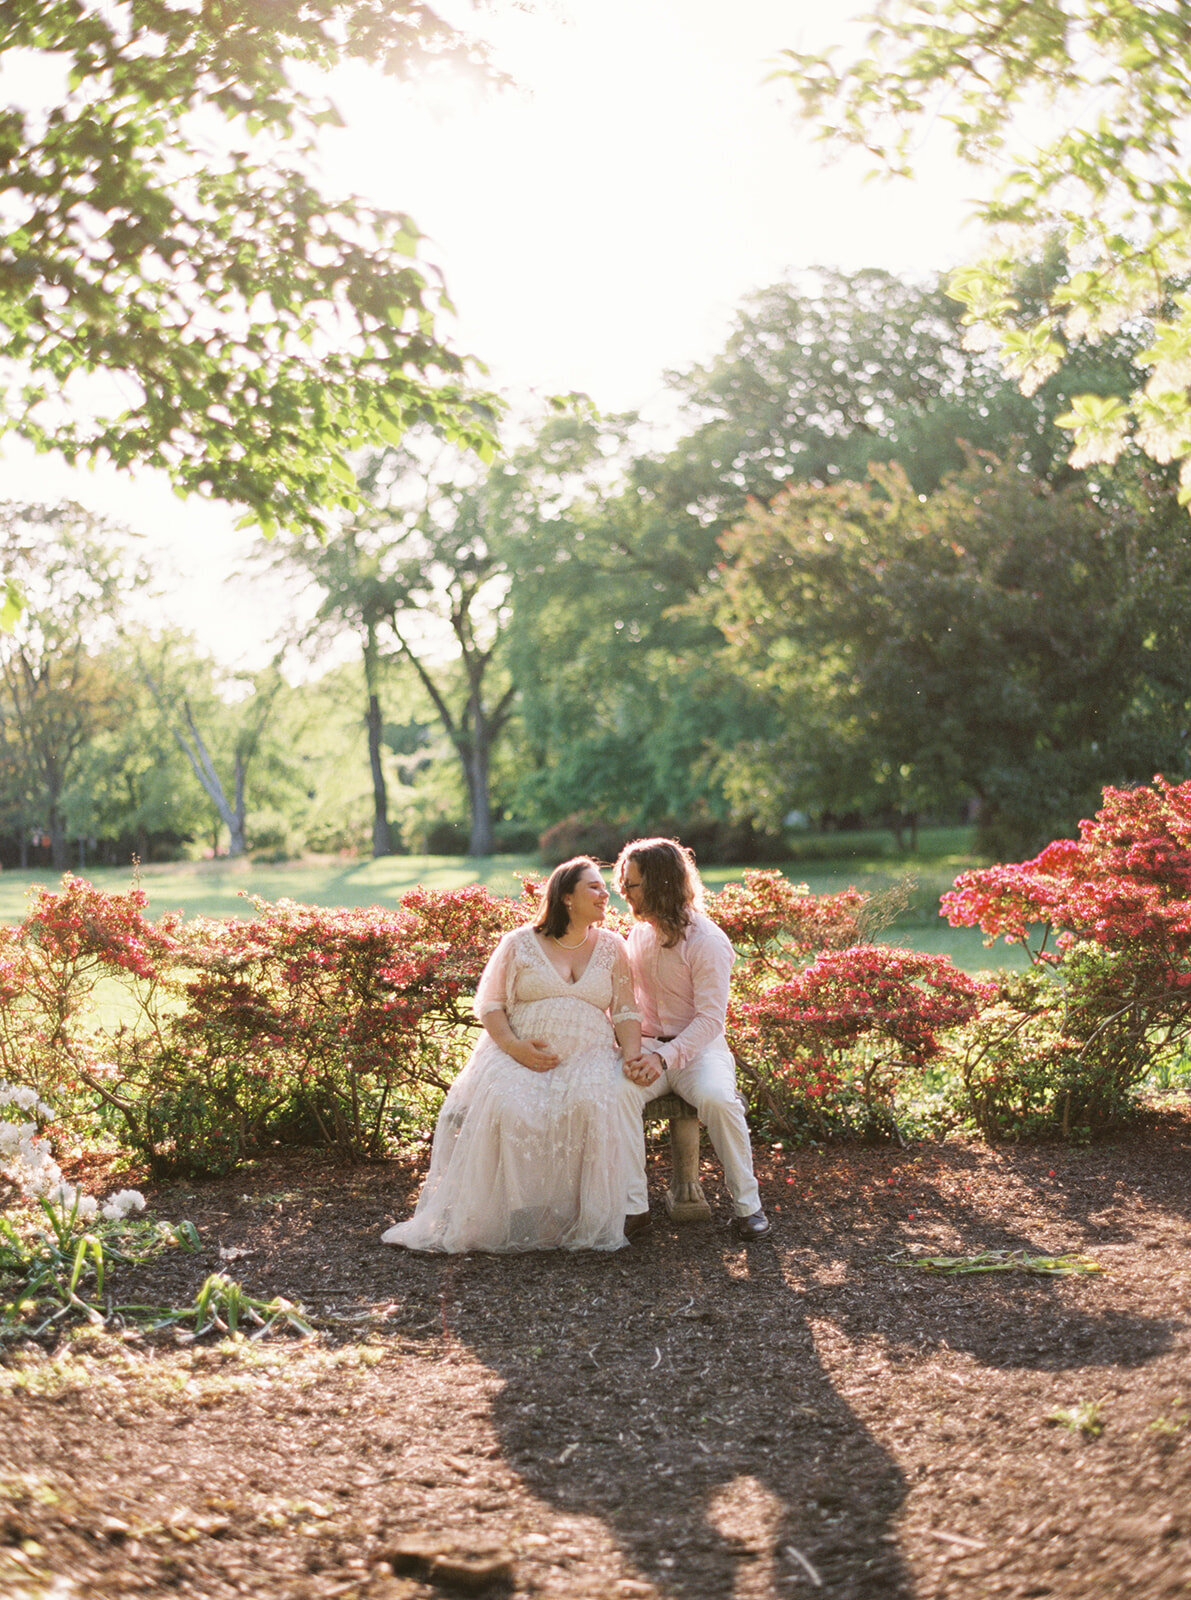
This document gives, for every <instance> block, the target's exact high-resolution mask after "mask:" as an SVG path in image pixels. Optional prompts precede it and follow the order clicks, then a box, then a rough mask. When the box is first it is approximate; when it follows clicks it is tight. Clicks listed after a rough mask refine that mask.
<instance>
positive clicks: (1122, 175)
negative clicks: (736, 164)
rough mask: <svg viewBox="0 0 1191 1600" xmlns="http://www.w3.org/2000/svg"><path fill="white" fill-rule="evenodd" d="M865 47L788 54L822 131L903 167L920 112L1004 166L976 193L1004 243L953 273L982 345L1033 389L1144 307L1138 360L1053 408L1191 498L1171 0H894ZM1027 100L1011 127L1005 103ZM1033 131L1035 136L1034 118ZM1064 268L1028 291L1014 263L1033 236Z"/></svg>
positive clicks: (1190, 119) (1189, 197) (1190, 318)
mask: <svg viewBox="0 0 1191 1600" xmlns="http://www.w3.org/2000/svg"><path fill="white" fill-rule="evenodd" d="M869 22H870V28H869V32H868V34H867V36H866V38H865V40H864V44H863V46H862V48H861V49H860V50H859V51H857V52H856V53H855V54H854V55H853V56H852V57H851V59H843V60H841V61H837V60H836V59H835V57H836V56H837V55H838V52H832V53H829V54H828V55H825V56H811V55H806V54H802V53H799V52H795V51H789V52H787V55H788V58H789V61H790V67H789V75H790V77H791V78H792V79H793V80H794V82H795V84H796V85H797V87H798V90H799V93H800V95H801V99H802V104H803V109H804V111H805V112H806V114H807V115H808V116H810V117H812V118H814V119H815V120H816V121H817V123H818V125H819V128H820V132H821V136H822V137H823V138H824V139H826V140H828V141H830V142H845V143H852V144H860V145H862V146H863V147H864V148H866V149H868V150H870V151H872V152H873V153H874V155H875V156H876V158H877V160H878V162H879V163H880V165H881V166H882V167H883V168H884V169H885V170H887V171H890V172H895V173H902V174H907V173H909V171H910V170H911V167H912V159H911V152H912V150H913V148H914V146H915V142H916V141H917V140H918V138H919V135H920V133H921V130H922V128H923V126H925V125H928V124H937V125H939V126H942V127H945V128H947V129H949V130H950V133H951V136H952V138H953V140H954V144H955V148H956V150H957V151H958V153H959V155H960V156H961V157H963V158H964V159H965V160H967V161H970V162H972V163H974V164H977V165H985V166H986V167H987V168H988V170H989V171H990V172H999V173H1001V174H1003V176H1002V177H1001V179H1000V181H999V182H998V183H997V184H996V185H995V187H991V180H990V187H991V192H990V193H989V195H988V196H987V198H985V199H984V200H983V201H982V202H980V204H979V205H978V206H977V215H978V217H980V218H981V219H982V220H983V221H984V222H985V223H986V224H988V225H989V226H990V227H991V228H993V229H995V238H997V239H998V240H999V241H1000V245H999V247H997V248H994V249H993V252H992V253H991V254H990V256H989V258H988V259H987V260H986V261H984V262H983V263H981V264H979V265H976V266H972V267H969V268H965V269H964V270H962V271H961V272H959V273H957V274H956V275H955V277H954V279H953V288H954V292H955V293H956V294H957V295H958V296H959V297H960V298H961V299H962V301H963V303H964V305H965V306H966V308H967V313H968V319H969V320H970V321H971V322H972V323H973V325H974V329H975V332H976V334H977V337H978V342H985V343H988V344H990V345H991V346H993V347H994V348H996V349H997V350H998V351H999V353H1000V356H1001V359H1002V360H1003V362H1004V363H1005V366H1006V369H1007V370H1008V371H1010V372H1011V373H1012V374H1014V375H1015V376H1016V377H1017V378H1019V379H1020V380H1021V383H1022V385H1023V388H1025V389H1026V391H1027V392H1028V391H1030V390H1032V389H1034V388H1036V387H1037V386H1038V384H1039V383H1041V382H1042V381H1043V380H1045V379H1046V378H1047V377H1049V376H1050V375H1051V374H1052V373H1054V372H1056V371H1057V370H1058V369H1059V368H1060V367H1061V366H1062V365H1063V364H1064V362H1065V360H1066V359H1067V354H1068V350H1069V348H1070V346H1071V344H1072V343H1079V342H1081V341H1084V340H1087V339H1089V338H1090V339H1093V340H1094V339H1098V338H1103V337H1109V336H1111V335H1113V334H1114V333H1116V332H1117V331H1118V330H1120V329H1122V328H1126V327H1129V326H1130V325H1136V324H1138V323H1139V322H1141V321H1143V320H1149V321H1150V323H1151V337H1150V339H1149V342H1148V348H1146V349H1144V350H1142V351H1141V352H1140V354H1139V356H1138V362H1139V365H1140V366H1141V367H1142V368H1143V369H1145V372H1146V374H1147V375H1146V376H1145V377H1144V379H1143V380H1142V381H1141V382H1138V383H1134V384H1132V385H1129V386H1123V387H1121V388H1119V389H1118V390H1117V391H1116V392H1112V393H1103V392H1096V393H1089V394H1085V395H1081V396H1077V397H1076V399H1075V401H1074V403H1073V404H1072V406H1071V407H1070V410H1069V411H1068V412H1067V413H1066V414H1065V415H1064V417H1062V418H1061V419H1060V421H1061V423H1062V425H1063V426H1064V427H1067V428H1070V429H1071V431H1072V432H1073V434H1074V440H1075V451H1074V455H1073V458H1072V459H1073V461H1074V462H1075V463H1076V464H1086V463H1093V462H1111V461H1114V460H1116V459H1117V458H1118V457H1119V455H1120V454H1121V452H1122V450H1123V449H1124V448H1125V447H1126V443H1127V441H1129V440H1130V439H1132V440H1133V441H1134V443H1135V444H1136V446H1137V447H1138V448H1140V449H1141V450H1142V451H1144V452H1145V453H1146V454H1148V455H1150V456H1152V457H1153V458H1154V459H1155V460H1156V461H1159V462H1167V461H1180V462H1182V463H1183V468H1182V471H1183V479H1182V483H1183V495H1184V498H1185V499H1186V498H1189V497H1191V465H1189V464H1188V458H1189V456H1191V398H1189V390H1188V377H1187V374H1188V370H1189V369H1188V359H1189V357H1191V299H1188V297H1187V296H1186V294H1185V293H1183V292H1181V291H1180V280H1181V279H1182V278H1183V276H1184V275H1185V273H1186V264H1187V261H1188V259H1189V258H1191V189H1189V188H1188V185H1187V170H1188V165H1189V162H1191V144H1189V140H1191V132H1189V130H1191V115H1189V114H1191V74H1189V73H1188V70H1187V69H1188V63H1189V61H1191V46H1189V44H1188V38H1187V19H1186V15H1185V10H1184V8H1183V7H1182V6H1181V5H1177V6H1162V5H1144V4H1126V3H1115V0H1112V3H1110V0H979V3H978V4H973V3H971V0H929V3H928V0H892V3H890V4H886V5H882V6H881V7H880V8H879V9H878V10H877V11H876V12H875V13H874V15H873V16H872V17H870V18H869ZM1019 113H1024V115H1023V116H1022V119H1021V124H1020V127H1021V128H1024V129H1025V130H1028V131H1024V132H1022V131H1019V123H1018V120H1017V119H1018V115H1019ZM1039 129H1041V130H1042V131H1041V133H1039V132H1038V130H1039ZM1051 234H1057V235H1058V236H1059V238H1060V239H1061V240H1062V243H1063V246H1064V252H1065V256H1066V261H1067V267H1066V270H1065V271H1064V272H1063V273H1062V274H1061V276H1060V277H1059V278H1058V279H1057V280H1056V281H1055V282H1054V283H1053V284H1051V285H1050V286H1049V292H1048V294H1047V296H1046V299H1045V302H1044V303H1043V304H1042V305H1041V306H1039V307H1037V308H1036V309H1035V308H1029V307H1026V308H1023V306H1022V304H1021V301H1020V299H1019V297H1018V295H1017V293H1016V279H1017V277H1018V273H1019V268H1020V262H1021V260H1022V258H1023V256H1029V255H1030V254H1032V253H1034V252H1036V250H1037V248H1038V245H1039V241H1040V238H1041V237H1042V236H1043V235H1051Z"/></svg>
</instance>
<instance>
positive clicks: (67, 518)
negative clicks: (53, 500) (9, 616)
mask: <svg viewBox="0 0 1191 1600" xmlns="http://www.w3.org/2000/svg"><path fill="white" fill-rule="evenodd" d="M118 538H119V535H118V534H117V531H116V530H115V529H114V528H112V527H111V526H110V525H108V524H107V523H105V522H104V521H103V520H102V519H101V518H98V517H96V516H94V515H92V514H91V513H90V512H88V511H85V510H83V508H82V507H80V506H76V505H71V504H63V505H60V506H54V507H47V506H30V505H18V504H11V503H9V504H4V505H0V569H2V570H3V571H5V572H6V573H8V574H9V576H10V578H12V580H13V581H15V582H16V583H17V584H18V585H19V587H20V590H21V592H22V595H23V597H24V610H23V611H22V613H21V615H20V617H19V618H18V619H16V620H15V621H14V623H13V626H12V628H11V630H10V631H9V632H7V633H3V634H0V761H2V763H3V768H4V779H3V791H4V795H5V799H6V801H7V808H8V818H9V827H10V828H12V829H14V830H15V831H17V832H19V834H20V837H21V839H22V841H23V842H24V841H26V840H27V839H28V837H29V833H30V830H31V829H36V830H37V831H38V833H44V834H45V835H47V836H48V838H49V841H50V846H49V848H50V858H51V862H52V864H53V866H54V867H55V868H57V869H58V870H64V869H65V867H66V866H67V864H68V838H67V825H66V815H65V812H64V809H63V801H64V796H65V794H66V791H67V788H68V785H69V784H70V782H71V779H72V776H73V774H74V771H75V769H76V767H77V764H78V762H79V759H80V756H81V753H82V751H83V750H84V749H85V748H86V746H87V745H88V743H89V742H90V741H91V740H92V739H93V738H94V737H95V736H96V735H97V733H98V732H99V731H100V730H101V729H103V728H105V727H109V726H111V725H112V723H113V720H114V718H115V716H116V714H117V709H118V704H119V693H118V689H119V686H118V682H117V680H116V678H115V677H114V676H113V674H112V672H111V670H110V662H109V660H108V658H107V657H106V656H105V654H104V651H105V649H106V648H107V647H108V646H110V644H111V643H112V641H113V639H114V637H115V633H116V629H117V627H118V625H119V622H120V619H121V617H122V615H123V612H124V608H125V604H126V600H127V597H128V595H129V594H130V593H131V591H132V590H133V589H135V588H136V587H137V586H138V585H143V584H144V583H145V582H146V581H147V576H146V573H145V570H144V568H143V566H142V565H141V564H140V563H139V562H137V561H136V560H135V559H134V558H133V557H132V556H131V555H130V554H129V552H128V549H127V546H126V545H124V546H123V547H121V545H120V544H118V543H117V540H118ZM23 849H24V843H22V859H23Z"/></svg>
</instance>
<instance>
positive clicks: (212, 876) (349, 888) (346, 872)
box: [0, 828, 1022, 972]
mask: <svg viewBox="0 0 1191 1600" xmlns="http://www.w3.org/2000/svg"><path fill="white" fill-rule="evenodd" d="M829 849H830V850H834V851H835V852H836V854H834V855H827V854H826V852H827V851H828V850H829ZM795 851H796V852H797V858H796V859H795V860H793V861H788V862H783V863H782V865H781V870H782V871H783V872H785V873H786V875H787V876H788V877H789V878H791V879H792V880H793V881H794V882H796V883H806V884H807V885H808V887H809V888H810V889H811V890H812V891H813V892H814V893H815V894H831V893H834V892H836V891H837V890H840V889H846V888H848V887H849V886H850V885H855V887H856V888H858V889H867V890H873V891H879V890H881V889H885V888H888V887H890V886H891V885H893V884H896V883H899V882H902V881H905V880H907V879H909V880H912V882H913V885H914V888H913V890H912V892H911V897H910V904H909V906H908V907H907V909H906V911H905V912H904V913H903V914H902V916H901V917H899V919H898V921H897V922H896V923H895V924H894V925H893V926H892V927H890V928H889V929H887V930H886V931H885V933H884V934H882V935H881V937H882V939H883V941H884V942H885V943H888V944H898V945H904V946H906V947H908V948H910V949H914V950H924V951H928V952H930V953H931V954H934V955H949V956H950V957H951V958H952V960H953V961H954V962H955V963H956V965H957V966H959V967H962V968H963V969H964V970H965V971H968V972H977V971H984V970H988V969H989V968H991V967H1015V966H1020V965H1021V964H1022V958H1021V955H1020V952H1018V951H1016V950H1010V949H1008V948H1007V947H1006V946H1004V945H1000V946H998V947H997V948H996V949H995V950H986V949H985V948H984V944H983V940H982V937H981V935H980V933H979V931H978V930H977V929H974V928H949V927H948V926H947V924H946V923H945V922H944V921H943V920H942V918H941V917H940V916H939V914H938V899H939V895H940V894H942V893H943V892H944V891H945V890H946V889H949V888H950V887H951V885H952V883H954V881H955V877H956V874H957V873H959V872H962V871H964V870H965V869H966V868H969V867H974V866H977V865H979V864H980V863H979V860H978V858H977V857H975V856H974V855H973V854H972V853H971V844H970V833H969V830H967V829H960V828H937V829H927V830H923V833H922V835H921V838H920V841H919V850H918V852H917V853H915V854H900V855H899V854H897V853H896V852H895V851H894V850H893V849H892V844H891V840H890V836H889V835H888V834H876V833H858V834H844V835H841V834H835V835H828V836H820V835H813V836H807V837H806V838H805V839H803V840H800V841H797V842H796V844H795ZM845 852H847V853H846V854H845ZM742 871H743V869H742V868H740V867H709V868H708V869H707V870H706V871H705V872H704V873H703V877H704V880H705V882H706V883H707V886H708V888H710V889H718V888H721V887H722V886H723V885H724V884H725V883H728V882H732V881H734V880H735V879H738V878H739V877H740V875H741V872H742ZM543 875H544V869H543V868H542V866H541V864H540V862H539V861H538V860H537V858H536V857H535V856H532V855H508V856H489V857H485V858H479V859H477V858H475V857H468V856H386V857H382V858H381V859H380V860H372V859H370V858H367V857H358V858H350V859H348V858H340V857H321V858H315V859H305V860H302V861H291V862H280V863H265V862H256V861H250V860H237V861H227V860H220V861H182V862H169V863H163V864H160V865H152V866H146V867H142V868H141V870H140V878H139V881H140V885H141V888H143V889H144V891H145V893H146V894H147V895H148V897H149V911H150V913H151V914H153V915H158V916H159V915H161V914H162V913H163V912H166V911H181V912H182V913H183V914H184V915H186V916H187V917H251V916H252V904H251V901H252V897H253V896H258V895H259V896H260V897H261V898H262V899H265V900H270V901H275V900H281V899H290V900H297V901H300V902H304V903H306V904H308V905H319V906H371V905H393V904H395V903H396V902H397V901H398V900H399V899H400V898H401V896H402V895H403V894H404V893H405V892H406V890H408V889H412V888H414V887H415V886H416V885H418V884H424V885H425V886H426V887H427V888H431V889H456V888H459V887H460V886H461V885H462V884H466V883H483V884H486V885H487V886H488V887H489V888H490V889H492V890H493V891H494V892H496V893H498V894H507V895H517V894H520V891H521V878H522V876H531V877H537V878H540V877H542V876H543ZM82 876H84V877H86V878H87V879H88V880H89V881H90V882H92V883H93V884H95V886H96V887H97V888H100V889H103V890H105V891H107V892H108V893H126V892H127V891H128V890H129V889H130V888H131V887H132V886H133V882H134V879H133V874H132V870H131V868H128V867H96V868H93V869H89V870H87V871H85V872H84V873H83V874H82ZM57 882H58V875H57V874H56V873H54V872H51V871H50V870H49V869H44V870H38V871H31V872H18V871H12V872H5V873H2V874H0V921H3V922H12V923H15V922H20V921H21V920H22V918H23V917H24V916H25V914H26V911H27V909H28V896H29V891H30V889H31V888H32V887H33V886H35V885H43V884H44V885H49V886H54V885H56V884H57Z"/></svg>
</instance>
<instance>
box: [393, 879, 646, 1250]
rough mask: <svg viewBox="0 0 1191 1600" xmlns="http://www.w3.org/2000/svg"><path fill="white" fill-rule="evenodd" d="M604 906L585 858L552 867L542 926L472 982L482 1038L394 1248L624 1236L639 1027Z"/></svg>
mask: <svg viewBox="0 0 1191 1600" xmlns="http://www.w3.org/2000/svg"><path fill="white" fill-rule="evenodd" d="M607 909H608V890H607V888H606V887H605V885H604V880H603V878H602V877H601V875H600V869H599V868H598V867H597V866H596V864H595V862H594V861H592V860H590V859H589V858H588V857H587V856H578V857H576V858H575V859H574V860H573V861H564V862H563V864H562V866H560V867H556V868H555V869H554V871H553V872H552V873H551V875H550V879H549V882H548V883H547V884H546V888H545V891H544V892H543V895H542V898H541V901H540V902H539V905H538V914H537V917H536V919H535V920H534V922H533V923H531V924H529V925H527V926H525V927H522V928H518V929H516V930H515V931H514V932H513V933H507V934H505V936H504V937H503V938H502V939H501V941H500V943H499V944H498V945H497V947H496V950H495V952H494V954H493V956H492V959H491V960H490V961H489V963H488V965H487V966H486V967H485V968H484V973H483V976H482V977H481V979H480V985H479V988H478V989H477V991H476V1013H477V1015H478V1016H479V1018H480V1021H481V1023H482V1024H483V1027H484V1030H485V1036H484V1037H483V1038H482V1039H481V1040H480V1042H479V1044H478V1045H477V1046H476V1048H475V1050H474V1051H473V1053H472V1056H471V1059H470V1060H469V1061H468V1063H467V1065H466V1066H465V1067H464V1069H463V1071H462V1072H461V1073H460V1074H459V1076H458V1078H456V1080H455V1082H454V1083H453V1084H452V1085H451V1089H450V1091H449V1093H448V1094H447V1097H446V1099H445V1100H444V1101H443V1106H442V1111H441V1112H440V1113H439V1118H438V1126H437V1127H436V1128H435V1130H434V1148H433V1151H432V1154H431V1158H430V1172H429V1175H428V1176H427V1179H426V1183H425V1186H424V1187H423V1189H422V1194H421V1197H420V1198H419V1200H418V1205H417V1209H416V1210H415V1212H414V1214H413V1216H412V1217H411V1218H410V1220H409V1221H408V1222H402V1223H399V1224H398V1225H397V1227H395V1228H390V1229H389V1230H388V1232H387V1233H384V1234H382V1236H381V1237H382V1239H383V1240H384V1242H385V1244H395V1245H404V1246H405V1247H406V1248H407V1249H409V1250H447V1251H452V1252H457V1251H463V1250H550V1249H563V1250H585V1249H587V1250H617V1249H619V1248H620V1246H621V1245H623V1244H624V1242H625V1238H624V1176H623V1164H622V1158H621V1153H620V1148H619V1144H618V1137H617V1132H616V1129H617V1102H618V1096H619V1093H620V1079H621V1072H622V1055H621V1053H622V1052H623V1056H624V1058H625V1059H633V1058H635V1057H636V1056H637V1055H638V1054H639V1053H640V1049H641V1023H640V1019H639V1017H638V1014H637V1010H636V1005H635V1003H634V1000H633V986H632V982H631V980H630V978H629V967H628V958H627V956H626V954H625V945H624V940H623V939H621V938H619V937H618V936H617V935H616V934H613V933H609V932H608V931H607V929H605V928H601V927H600V926H599V924H600V923H601V922H602V921H603V919H604V913H605V912H606V911H607ZM618 1045H619V1047H620V1049H619V1051H618V1049H617V1046H618Z"/></svg>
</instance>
